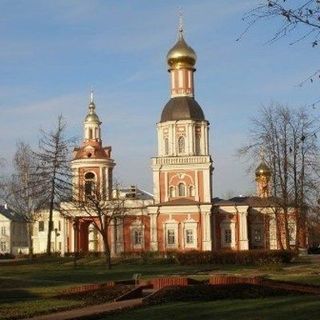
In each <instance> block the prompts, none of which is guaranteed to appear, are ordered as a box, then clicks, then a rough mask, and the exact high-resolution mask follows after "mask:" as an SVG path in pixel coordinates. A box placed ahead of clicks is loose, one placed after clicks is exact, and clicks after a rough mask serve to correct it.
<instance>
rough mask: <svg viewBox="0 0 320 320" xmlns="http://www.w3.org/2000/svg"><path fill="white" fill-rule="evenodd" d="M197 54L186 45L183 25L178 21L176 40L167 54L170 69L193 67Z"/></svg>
mask: <svg viewBox="0 0 320 320" xmlns="http://www.w3.org/2000/svg"><path fill="white" fill-rule="evenodd" d="M196 60H197V55H196V53H195V51H194V50H193V49H192V48H191V47H190V46H188V44H187V43H186V41H185V40H184V37H183V26H182V23H180V26H179V33H178V41H177V43H176V44H175V45H174V46H173V47H172V48H171V49H170V50H169V52H168V54H167V63H168V66H169V68H170V69H181V68H190V69H194V65H195V64H196Z"/></svg>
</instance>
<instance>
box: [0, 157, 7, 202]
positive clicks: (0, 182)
mask: <svg viewBox="0 0 320 320" xmlns="http://www.w3.org/2000/svg"><path fill="white" fill-rule="evenodd" d="M5 163H6V161H5V159H4V158H2V157H0V169H1V171H0V202H1V201H3V200H4V198H5V177H4V175H3V173H2V171H3V170H4V168H5Z"/></svg>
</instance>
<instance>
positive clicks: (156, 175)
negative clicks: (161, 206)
mask: <svg viewBox="0 0 320 320" xmlns="http://www.w3.org/2000/svg"><path fill="white" fill-rule="evenodd" d="M159 174H160V172H159V170H156V169H154V170H153V196H154V201H155V203H159V202H160V190H159V187H160V184H159V178H160V177H159Z"/></svg>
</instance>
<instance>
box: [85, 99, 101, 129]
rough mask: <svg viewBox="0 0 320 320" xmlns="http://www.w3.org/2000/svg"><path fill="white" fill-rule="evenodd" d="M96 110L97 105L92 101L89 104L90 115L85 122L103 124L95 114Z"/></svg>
mask: <svg viewBox="0 0 320 320" xmlns="http://www.w3.org/2000/svg"><path fill="white" fill-rule="evenodd" d="M95 108H96V105H95V104H94V102H93V101H91V102H90V104H89V113H88V114H87V116H86V118H85V120H84V121H85V122H91V123H98V124H100V123H101V122H100V119H99V117H98V115H97V114H96V112H95Z"/></svg>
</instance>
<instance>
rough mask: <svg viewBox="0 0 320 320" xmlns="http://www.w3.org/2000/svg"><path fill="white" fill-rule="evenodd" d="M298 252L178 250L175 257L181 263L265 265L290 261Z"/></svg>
mask: <svg viewBox="0 0 320 320" xmlns="http://www.w3.org/2000/svg"><path fill="white" fill-rule="evenodd" d="M296 256H297V253H296V252H294V251H289V250H247V251H205V252H201V251H189V252H177V253H176V254H175V258H176V260H177V262H178V263H179V264H181V265H196V264H239V265H265V264H279V263H290V262H291V261H292V260H293V259H294V258H295V257H296Z"/></svg>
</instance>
